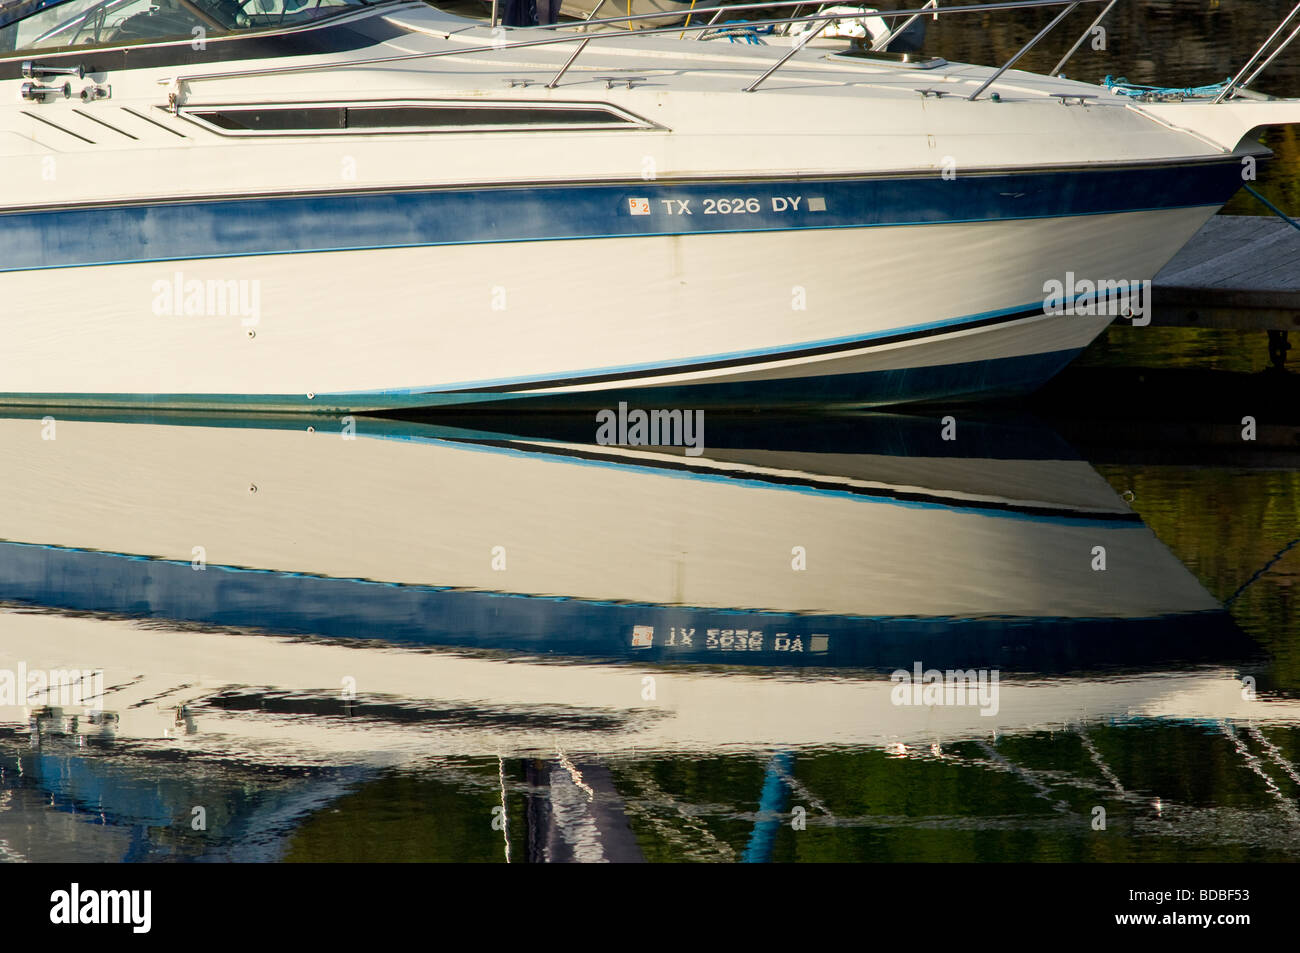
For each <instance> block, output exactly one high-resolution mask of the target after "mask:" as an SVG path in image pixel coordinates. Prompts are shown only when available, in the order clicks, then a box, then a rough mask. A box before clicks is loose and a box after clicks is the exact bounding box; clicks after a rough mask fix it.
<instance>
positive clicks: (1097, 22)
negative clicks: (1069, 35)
mask: <svg viewBox="0 0 1300 953" xmlns="http://www.w3.org/2000/svg"><path fill="white" fill-rule="evenodd" d="M1117 3H1119V0H1110V3H1108V4H1106V9H1104V10H1102V11H1101V13H1099V14H1098V15H1097V19H1095V20H1093V21H1092V22H1091V23H1089V24H1088V29H1086V30H1084V31H1083V33H1082V34H1080V35H1079V38H1078V39H1077V40H1075V41H1074V46H1072V47H1070V49H1069V51H1068V52H1067V53H1066V54H1065V55H1064V56H1062V57H1061V62H1059V63H1057V64H1056V65H1055V66H1053V67H1052V71H1051V72H1050V73H1048V74H1047V75H1049V76H1059V75H1060V73H1061V70H1063V69H1064V68H1065V64H1066V63H1068V62H1069V60H1070V57H1071V56H1073V55H1074V54H1075V53H1077V52H1079V47H1081V46H1083V41H1084V40H1086V39H1088V35H1089V34H1090V33H1092V31H1093V30H1095V29H1097V27H1099V26H1101V21H1102V20H1104V19H1106V14H1108V13H1110V11H1111V8H1112V7H1113V6H1115V4H1117Z"/></svg>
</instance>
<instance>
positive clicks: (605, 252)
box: [0, 163, 1236, 412]
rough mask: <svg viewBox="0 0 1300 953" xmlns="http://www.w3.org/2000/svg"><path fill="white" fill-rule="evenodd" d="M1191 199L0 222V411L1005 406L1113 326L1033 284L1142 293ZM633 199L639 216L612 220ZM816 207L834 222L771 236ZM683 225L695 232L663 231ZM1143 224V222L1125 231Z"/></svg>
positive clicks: (13, 218)
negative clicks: (1086, 284)
mask: <svg viewBox="0 0 1300 953" xmlns="http://www.w3.org/2000/svg"><path fill="white" fill-rule="evenodd" d="M1230 165H1231V166H1232V167H1233V168H1235V163H1230ZM1211 172H1212V173H1213V175H1212V176H1211V178H1208V179H1205V180H1204V181H1202V182H1201V183H1200V185H1199V186H1198V188H1196V189H1195V190H1194V191H1191V192H1187V191H1177V194H1173V193H1168V194H1163V195H1157V196H1155V197H1154V201H1152V197H1150V196H1147V195H1143V196H1136V197H1133V196H1110V197H1109V198H1104V197H1103V196H1102V195H1101V194H1100V193H1098V194H1095V195H1082V196H1081V193H1083V192H1086V191H1087V188H1082V187H1081V184H1080V183H1079V182H1078V181H1077V180H1071V179H1067V180H1064V181H1063V182H1048V181H1046V180H1043V179H1041V177H1040V178H1035V177H1032V176H1019V177H1012V178H1014V181H1016V182H1017V183H1018V186H1017V187H1018V188H1019V189H1020V192H1019V193H1008V192H1006V191H1005V190H1006V189H1007V188H1011V187H1013V186H1010V185H1008V184H1007V182H1004V181H1001V180H998V181H989V182H986V183H983V184H981V185H980V186H979V188H978V191H974V192H972V191H969V190H968V191H967V192H965V193H959V192H958V190H956V189H954V191H953V193H952V195H953V196H957V195H958V194H963V195H965V196H966V199H967V201H962V202H952V203H949V204H948V205H946V206H944V207H939V205H938V204H937V203H938V201H939V199H940V198H941V197H942V193H941V192H940V193H926V194H927V195H928V196H929V197H928V198H926V197H925V196H922V195H920V194H918V193H916V190H915V188H914V187H913V189H912V194H913V202H912V204H911V205H909V206H902V205H896V206H895V207H885V206H884V205H883V204H882V203H884V202H885V201H886V198H885V196H887V195H888V194H889V193H888V190H884V189H881V188H879V187H873V188H872V189H870V190H863V189H858V190H856V191H855V190H853V189H849V188H847V187H846V188H844V189H843V190H841V191H836V190H835V187H834V185H833V184H819V185H818V186H817V187H816V188H810V187H809V186H808V185H807V184H806V183H805V184H802V185H801V184H798V183H795V184H791V185H790V186H789V187H781V186H772V185H770V184H769V185H763V186H761V187H760V186H758V185H741V186H739V187H735V186H732V187H726V188H725V189H721V190H720V187H718V186H710V187H707V188H708V189H712V190H713V192H714V193H717V194H723V193H725V192H732V191H734V192H736V193H737V201H741V200H743V201H746V202H749V205H750V206H751V207H753V206H754V205H756V204H758V205H760V206H761V208H762V209H763V210H764V212H765V213H766V214H752V213H747V214H746V215H738V214H734V213H732V214H727V215H714V216H712V218H711V219H708V220H706V221H702V222H699V223H697V222H696V221H694V220H693V219H695V218H699V219H702V220H703V219H706V218H707V216H706V215H705V214H702V213H703V212H704V211H705V208H706V206H707V205H709V204H710V203H712V204H713V205H715V206H716V204H717V200H710V199H708V198H707V197H706V196H703V195H702V194H701V192H700V189H701V188H706V187H697V188H696V192H695V194H694V195H693V196H692V195H687V198H686V199H667V198H662V197H660V195H658V194H656V193H654V192H652V190H651V188H650V187H648V186H647V187H642V188H639V189H638V187H637V186H621V187H610V186H601V187H592V189H590V190H588V191H591V192H595V193H598V194H599V200H600V202H602V203H603V209H604V212H605V215H604V217H603V218H601V217H599V216H597V215H595V214H594V213H591V212H590V210H588V211H587V212H584V213H582V214H575V215H574V216H571V217H570V218H567V219H566V218H565V217H564V216H563V215H559V216H556V215H554V214H551V213H553V212H554V211H555V210H556V209H557V208H561V207H562V206H563V205H564V202H565V199H564V196H565V195H566V194H567V195H568V196H569V198H570V199H572V200H574V201H579V200H581V201H582V202H587V203H590V202H592V201H594V199H592V198H591V197H590V196H588V195H586V194H585V193H584V194H582V195H579V194H578V193H575V192H574V191H573V190H561V189H557V190H552V191H553V192H554V193H555V194H554V195H551V196H550V197H548V198H539V197H538V196H537V195H536V194H534V193H529V194H527V195H522V194H521V195H518V196H517V197H516V200H515V201H514V202H513V204H511V203H502V202H500V201H497V199H499V197H500V195H501V194H502V193H503V192H509V191H510V190H499V191H497V192H495V193H488V192H484V191H482V190H480V191H479V192H478V193H476V194H475V195H472V196H470V199H473V200H475V201H486V202H487V206H488V207H487V208H486V209H483V208H479V210H478V211H477V212H474V213H473V214H472V216H471V219H472V220H467V218H466V216H467V215H470V214H471V213H469V211H468V210H469V209H471V208H474V207H475V206H474V205H473V202H469V201H466V198H465V196H464V195H448V194H446V193H420V194H419V195H418V196H414V197H413V196H411V195H404V194H389V195H387V196H383V197H380V198H378V199H374V200H362V199H360V198H358V197H356V196H351V197H331V198H318V199H315V200H309V199H278V200H271V199H260V200H255V201H254V200H247V201H240V202H235V201H230V200H225V201H210V202H190V203H183V204H180V205H175V204H173V205H153V206H148V207H127V208H117V209H91V210H65V211H62V212H49V211H36V212H31V213H27V214H25V215H24V216H20V215H16V214H14V215H7V216H5V217H4V221H3V222H0V225H3V232H2V233H0V234H3V235H4V238H3V244H4V245H5V246H6V248H5V251H6V257H5V261H6V264H7V268H8V270H6V271H4V272H2V273H0V289H2V291H0V293H2V295H3V297H4V299H5V300H6V302H8V304H9V307H7V308H6V311H7V312H8V314H7V316H6V329H7V332H8V335H9V342H10V343H9V345H8V346H7V347H6V348H5V350H4V352H3V355H0V380H3V381H4V382H5V383H4V389H3V392H0V402H3V403H5V404H10V405H41V406H45V407H52V406H74V407H75V406H94V407H132V406H141V405H144V406H150V407H154V408H196V407H197V408H220V409H242V410H285V409H293V410H317V411H321V412H353V411H367V410H381V409H391V408H401V407H420V406H447V405H467V404H482V403H485V402H489V403H490V402H500V401H504V400H515V399H517V398H521V397H531V398H541V399H544V400H547V401H552V402H554V401H560V402H573V401H575V400H576V401H578V402H580V403H586V404H591V403H596V404H601V403H602V402H603V403H610V402H611V401H613V400H615V399H617V395H620V394H624V393H626V392H629V391H635V392H640V393H641V395H642V396H643V397H644V398H645V399H647V400H652V399H653V400H669V399H671V400H688V401H691V402H698V403H699V404H712V403H746V402H753V401H756V400H763V401H767V402H772V403H781V404H840V405H856V406H872V405H880V404H892V403H906V402H911V401H918V400H936V399H946V398H954V397H963V396H970V395H976V394H979V395H989V394H1013V393H1019V392H1024V391H1027V390H1031V389H1033V388H1034V387H1036V386H1038V385H1039V384H1041V383H1042V382H1044V381H1045V380H1047V379H1048V378H1049V377H1051V376H1052V375H1053V374H1054V373H1056V371H1058V370H1059V369H1060V368H1061V367H1062V366H1063V365H1064V364H1065V363H1066V362H1068V360H1069V359H1070V358H1071V357H1073V356H1074V355H1075V354H1077V353H1078V352H1079V351H1080V350H1081V349H1083V348H1084V347H1086V346H1087V345H1088V343H1089V342H1091V341H1092V339H1093V338H1095V337H1096V336H1097V334H1099V333H1100V332H1101V331H1102V330H1103V329H1104V328H1105V327H1106V326H1107V325H1108V324H1109V323H1110V321H1111V320H1112V317H1111V316H1109V315H1086V314H1084V315H1048V314H1044V306H1043V302H1044V297H1045V295H1044V289H1045V285H1046V282H1049V281H1052V280H1057V281H1062V282H1063V281H1065V279H1066V277H1067V275H1070V274H1077V275H1079V276H1081V277H1083V276H1087V277H1088V278H1090V279H1092V280H1100V279H1107V280H1111V279H1120V280H1125V281H1130V282H1137V281H1141V280H1145V279H1149V278H1150V276H1152V275H1154V274H1155V273H1156V272H1157V271H1158V270H1159V269H1160V268H1161V267H1162V266H1163V265H1164V264H1165V262H1166V261H1168V259H1169V258H1171V257H1172V256H1173V255H1174V254H1175V253H1176V251H1177V249H1178V248H1179V247H1181V245H1182V244H1183V243H1184V242H1185V241H1186V240H1187V239H1188V238H1190V237H1191V235H1193V234H1194V233H1195V232H1196V231H1197V229H1198V228H1199V227H1200V226H1201V225H1202V224H1203V223H1204V221H1205V220H1206V219H1207V218H1208V217H1209V216H1210V215H1212V214H1213V212H1214V211H1215V210H1216V209H1217V207H1218V204H1219V203H1220V202H1221V201H1223V200H1224V199H1225V198H1226V197H1227V196H1228V195H1230V194H1231V191H1232V189H1234V188H1235V185H1236V181H1235V180H1233V181H1228V180H1226V179H1225V177H1224V170H1223V168H1221V167H1220V168H1215V169H1212V170H1211ZM1174 173H1175V170H1170V174H1174ZM1162 181H1167V180H1162ZM1062 184H1064V185H1067V186H1068V188H1067V190H1066V192H1065V193H1062V194H1057V193H1054V192H1052V191H1051V190H1052V188H1053V187H1054V186H1057V185H1062ZM900 187H901V186H900ZM1087 187H1092V188H1094V189H1095V186H1094V185H1092V184H1088V186H1087ZM656 188H659V192H660V193H666V194H686V193H685V192H684V191H683V189H682V188H675V187H672V186H664V187H656ZM1179 189H1181V187H1179ZM633 190H636V191H639V192H642V193H645V194H646V195H647V196H650V197H648V198H644V197H643V196H634V195H630V192H631V191H633ZM998 190H1001V192H1003V193H1005V194H1001V195H999V196H997V197H996V200H992V199H990V197H989V196H990V193H991V192H993V191H998ZM536 191H540V190H534V192H536ZM749 192H754V193H761V194H754V195H749V194H748V193H749ZM782 192H784V193H789V198H788V199H785V198H783V196H782V195H780V194H779V193H782ZM812 192H817V193H818V194H817V195H813V194H811V193H812ZM489 194H491V195H493V196H495V197H496V198H494V199H491V200H488V199H487V196H488V195H489ZM824 195H830V196H831V198H830V199H827V198H825V197H823V196H824ZM431 196H432V197H431ZM642 198H644V201H645V202H646V204H647V205H653V206H654V208H655V210H656V212H655V213H653V214H648V215H633V216H628V215H623V214H620V213H621V210H624V209H626V208H628V207H629V203H631V202H634V201H640V200H642ZM810 198H811V199H819V198H820V199H821V200H822V201H821V203H818V204H825V205H827V206H828V207H827V208H826V210H825V211H824V212H822V211H803V212H801V213H798V214H795V213H790V212H789V210H787V211H786V212H772V211H771V209H772V207H773V205H780V204H781V203H780V202H779V201H776V200H778V199H782V200H784V201H792V200H794V199H799V200H800V201H801V203H804V207H805V209H806V207H807V205H806V202H807V200H808V199H810ZM701 199H703V200H701ZM751 199H752V200H753V201H750V200H751ZM681 201H691V202H692V204H693V207H694V208H695V210H696V213H693V216H692V219H691V220H688V221H685V222H683V218H685V216H682V215H680V214H679V215H677V216H676V220H670V219H672V218H673V216H672V215H671V214H670V213H664V214H659V211H660V210H662V209H668V208H669V207H670V203H677V202H681ZM972 201H973V202H974V203H975V204H976V205H978V204H979V203H983V204H984V205H985V206H988V207H974V205H972ZM654 203H659V204H657V205H655V204H654ZM1142 203H1146V204H1154V205H1156V206H1157V207H1152V208H1143V209H1132V208H1126V207H1127V206H1132V205H1134V204H1142ZM1188 203H1195V204H1188ZM837 206H839V207H838V208H837ZM1114 206H1118V207H1119V208H1120V209H1121V210H1119V211H1108V210H1107V209H1108V208H1109V207H1114ZM643 207H644V206H643ZM494 212H495V214H494ZM1018 212H1023V213H1024V214H1017V213H1018ZM963 216H968V217H967V218H964V219H963ZM639 218H644V219H645V221H644V222H642V221H633V219H639ZM721 219H727V221H720V220H721ZM236 250H239V251H240V252H241V253H240V254H232V252H235V251H236ZM53 271H57V272H58V274H57V280H52V278H54V275H52V272H53Z"/></svg>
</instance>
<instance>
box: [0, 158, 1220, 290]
mask: <svg viewBox="0 0 1300 953" xmlns="http://www.w3.org/2000/svg"><path fill="white" fill-rule="evenodd" d="M1240 186H1241V176H1240V163H1239V162H1237V161H1236V160H1230V161H1229V160H1225V161H1223V162H1220V163H1212V164H1206V163H1201V164H1191V165H1180V166H1157V167H1146V168H1124V169H1094V170H1074V171H1063V172H1036V173H1035V172H1021V173H1014V174H987V175H983V174H966V175H958V176H957V178H956V179H953V180H951V181H948V180H944V179H942V178H940V177H939V176H938V175H937V174H935V175H927V176H924V177H911V178H908V177H897V178H859V179H843V180H825V181H823V180H812V181H799V180H791V181H786V182H769V181H763V182H744V183H736V184H720V183H700V182H691V183H685V184H674V183H673V182H667V181H656V182H642V183H633V184H618V185H585V186H536V187H522V186H519V187H496V188H472V189H445V190H409V191H393V192H375V193H363V194H350V195H313V196H278V197H258V198H247V199H224V200H223V199H208V200H203V201H189V202H175V203H170V204H166V203H157V204H144V205H131V206H122V207H109V208H69V209H41V210H36V211H23V212H10V213H6V214H0V271H22V270H31V269H39V268H68V267H76V266H83V265H103V264H121V263H130V262H159V261H180V260H191V259H204V258H224V257H231V256H244V255H272V254H296V253H304V252H323V251H342V250H358V249H377V248H405V247H418V246H428V245H456V244H480V243H498V242H524V241H546V240H561V239H563V240H569V239H587V238H613V237H644V236H651V235H690V234H703V233H715V234H718V233H728V232H751V231H786V230H799V229H824V228H863V227H871V226H881V225H921V224H937V223H955V222H989V221H1003V220H1012V219H1026V218H1045V217H1061V216H1078V215H1095V214H1103V213H1109V212H1130V211H1144V210H1151V209H1167V208H1186V207H1209V206H1214V207H1217V206H1220V205H1222V204H1223V203H1224V202H1226V201H1227V200H1228V199H1229V198H1230V197H1231V196H1232V195H1233V193H1235V192H1236V191H1237V189H1238V188H1240ZM795 197H797V198H798V199H799V206H798V208H797V209H796V208H790V207H787V208H785V210H780V205H781V201H780V200H785V199H791V198H795ZM639 199H645V200H646V202H647V205H646V207H647V208H648V209H649V212H648V214H643V215H635V214H632V205H631V204H630V202H632V200H639ZM749 199H753V202H752V203H749V204H750V207H751V208H753V209H755V210H754V211H745V212H727V213H715V214H709V213H708V208H707V206H708V203H709V201H710V200H712V201H714V202H715V203H716V202H717V201H718V200H724V201H726V202H728V203H730V206H734V205H735V204H736V200H740V201H739V205H740V207H745V205H746V201H747V200H749ZM682 202H685V203H688V205H689V207H690V209H691V213H690V214H682V211H681V209H682V206H681V205H679V204H678V203H682ZM822 203H824V211H818V210H816V209H817V207H818V205H819V204H822ZM670 209H671V211H670Z"/></svg>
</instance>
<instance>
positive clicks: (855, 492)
mask: <svg viewBox="0 0 1300 953" xmlns="http://www.w3.org/2000/svg"><path fill="white" fill-rule="evenodd" d="M399 439H400V438H399ZM439 439H440V440H445V441H446V442H447V443H454V444H457V445H459V446H465V447H478V448H493V449H496V450H499V451H505V452H507V453H511V454H520V455H523V456H528V457H536V456H537V455H538V451H539V449H540V451H541V453H543V454H545V455H546V456H556V457H567V458H569V459H571V460H576V461H581V462H583V463H590V464H595V465H598V466H613V467H616V468H618V469H620V470H638V469H639V470H652V471H655V472H661V473H665V474H667V475H678V476H685V477H688V478H691V479H698V480H716V481H720V482H725V483H729V484H730V483H749V484H760V485H767V486H779V487H784V488H788V489H793V490H797V491H799V492H806V493H815V494H818V495H820V496H839V497H850V498H858V499H869V500H876V501H878V502H881V503H900V504H904V505H910V506H917V507H925V508H938V509H945V510H956V511H971V510H975V511H979V512H985V511H987V515H989V516H1010V517H1023V518H1027V519H1032V520H1034V521H1035V522H1052V523H1068V524H1071V525H1078V524H1080V523H1082V524H1088V523H1109V524H1114V523H1134V524H1137V525H1142V518H1141V517H1140V516H1139V515H1138V514H1137V513H1133V512H1128V513H1125V512H1118V513H1117V512H1095V511H1092V510H1079V509H1072V508H1069V507H1054V506H1031V505H1029V504H1022V503H1011V502H1006V501H1002V500H975V499H967V498H965V497H953V496H944V495H942V494H938V493H923V492H915V491H909V490H895V489H891V488H888V487H867V486H852V485H847V484H843V483H838V482H835V481H833V480H818V479H815V478H813V477H799V476H791V475H786V474H778V473H754V472H753V471H750V470H745V471H737V470H729V469H725V468H722V467H715V466H695V465H693V464H690V463H688V462H685V461H684V460H674V459H663V458H660V459H648V458H641V457H638V458H636V459H629V458H627V457H623V456H619V455H618V454H617V453H614V452H601V451H598V450H578V449H575V448H571V447H555V446H549V445H548V446H545V447H542V448H538V447H529V448H521V447H519V446H518V445H517V444H515V443H513V442H511V441H509V440H475V439H468V438H467V439H463V440H462V439H456V438H439Z"/></svg>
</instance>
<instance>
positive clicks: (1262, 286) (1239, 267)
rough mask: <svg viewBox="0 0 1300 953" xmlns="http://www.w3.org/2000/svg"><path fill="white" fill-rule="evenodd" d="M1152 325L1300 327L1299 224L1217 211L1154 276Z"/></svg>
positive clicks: (1247, 328)
mask: <svg viewBox="0 0 1300 953" xmlns="http://www.w3.org/2000/svg"><path fill="white" fill-rule="evenodd" d="M1151 292H1152V294H1151V301H1152V306H1153V313H1152V321H1151V324H1152V326H1153V327H1156V326H1163V327H1184V328H1186V327H1195V328H1229V329H1233V330H1238V331H1274V332H1278V331H1292V330H1300V230H1297V229H1295V228H1292V227H1291V226H1290V225H1288V224H1287V223H1286V222H1284V221H1282V220H1281V219H1280V218H1277V217H1276V216H1272V215H1270V216H1267V217H1256V216H1251V215H1216V216H1215V217H1214V218H1212V219H1210V221H1209V222H1208V223H1207V224H1206V226H1205V227H1204V228H1202V229H1201V230H1200V231H1199V232H1197V233H1196V235H1195V236H1194V237H1193V238H1192V240H1191V241H1190V242H1188V243H1187V245H1186V246H1185V247H1184V248H1183V250H1182V251H1180V252H1179V253H1178V255H1177V256H1176V257H1175V258H1174V260H1173V261H1171V262H1170V263H1169V264H1168V265H1166V266H1165V267H1164V268H1163V269H1161V271H1160V273H1159V274H1158V275H1156V277H1155V280H1154V281H1153V282H1152V289H1151Z"/></svg>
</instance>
